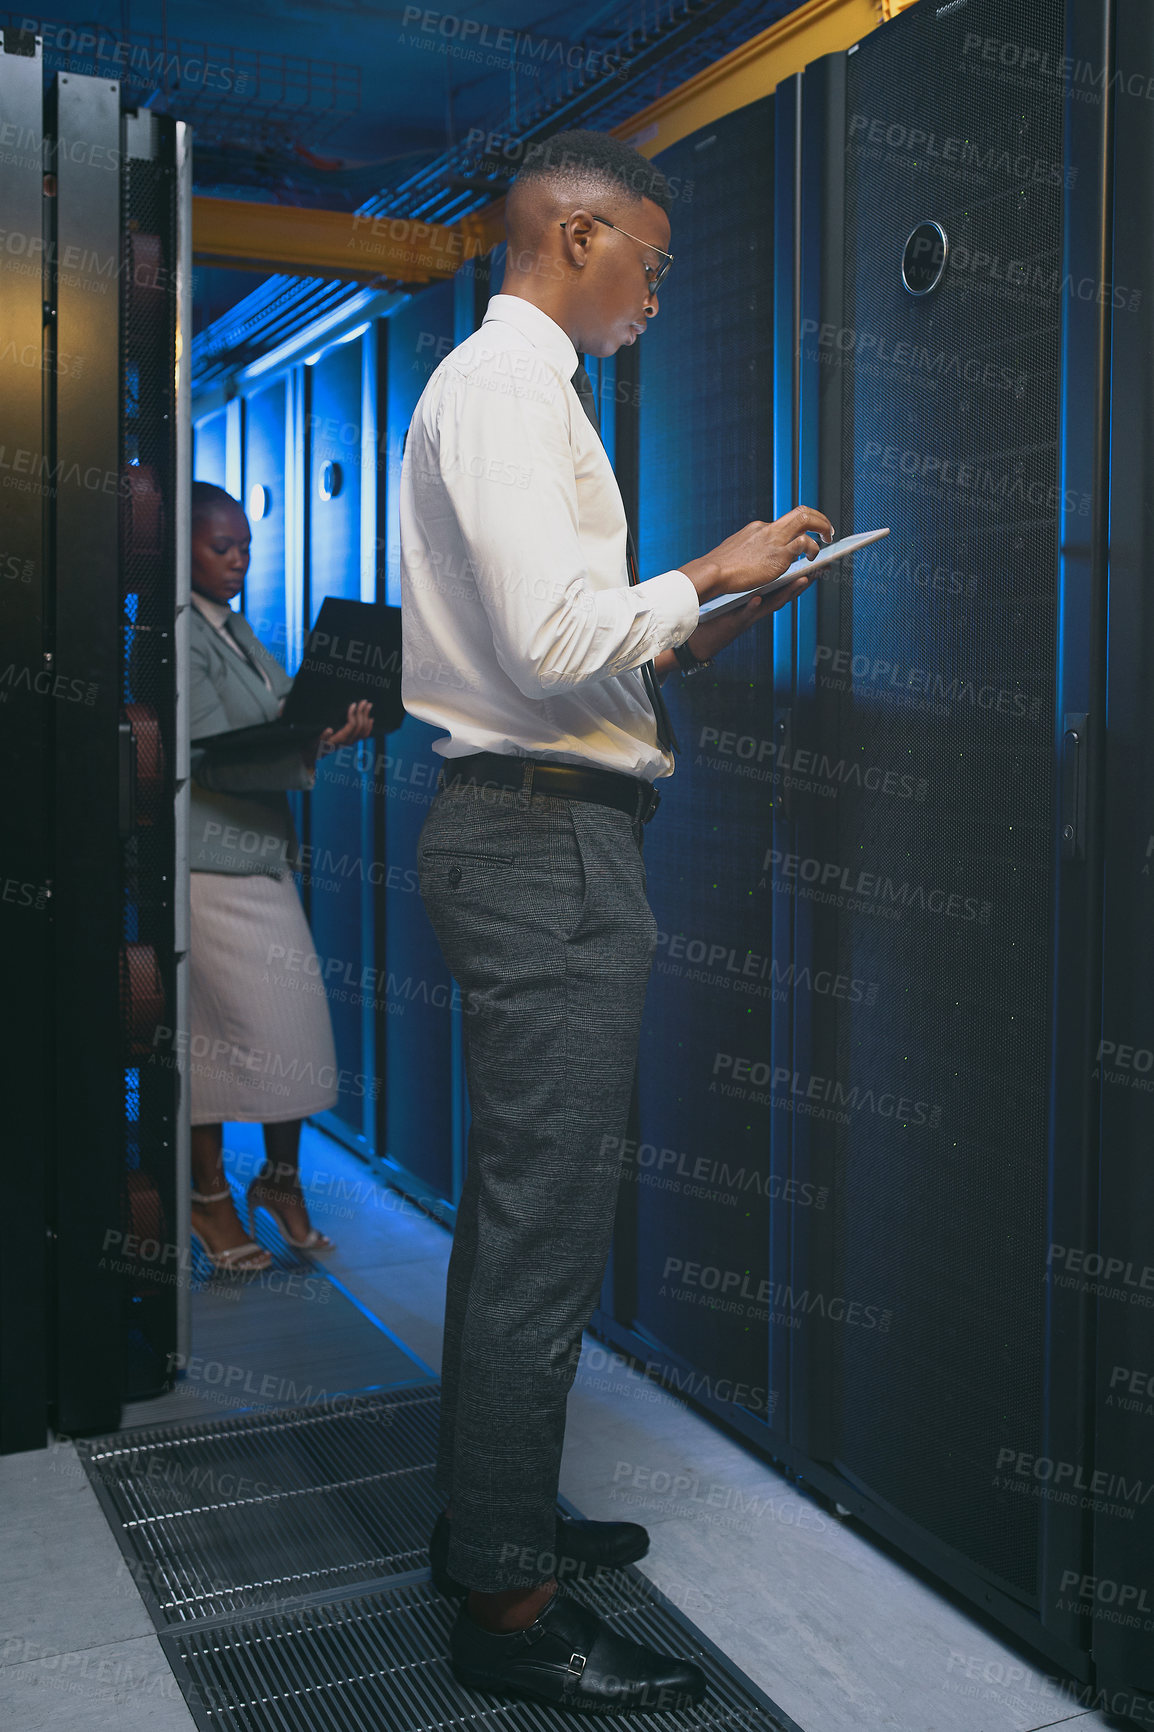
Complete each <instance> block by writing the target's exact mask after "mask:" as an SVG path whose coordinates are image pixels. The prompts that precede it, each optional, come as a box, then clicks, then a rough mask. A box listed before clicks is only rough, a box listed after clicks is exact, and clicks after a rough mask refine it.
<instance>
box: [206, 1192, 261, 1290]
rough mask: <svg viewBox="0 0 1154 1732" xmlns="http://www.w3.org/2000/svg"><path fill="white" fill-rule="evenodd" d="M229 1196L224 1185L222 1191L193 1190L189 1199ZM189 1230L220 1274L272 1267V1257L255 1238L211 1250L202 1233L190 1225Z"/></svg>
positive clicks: (213, 1199)
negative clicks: (221, 1248)
mask: <svg viewBox="0 0 1154 1732" xmlns="http://www.w3.org/2000/svg"><path fill="white" fill-rule="evenodd" d="M231 1196H232V1192H231V1191H230V1190H229V1188H228V1186H227V1185H226V1186H225V1188H224V1190H223V1191H213V1192H212V1193H211V1194H206V1193H204V1192H201V1191H193V1192H192V1193H191V1200H192V1201H193V1202H194V1203H220V1202H223V1201H224V1199H225V1197H231ZM250 1230H251V1229H250ZM189 1232H190V1235H191V1237H192V1238H194V1239H195V1240H196V1242H197V1244H198V1245H199V1246H200V1248H201V1250H202V1251H203V1252H204V1254H205V1256H206V1257H207V1258H208V1260H209V1262H210V1263H211V1264H212V1266H213V1268H214V1269H219V1270H220V1272H221V1273H222V1274H225V1275H255V1274H258V1273H259V1272H260V1271H261V1270H263V1269H269V1268H271V1267H272V1257H271V1256H270V1254H269V1252H267V1251H266V1250H265V1249H264V1247H263V1246H261V1245H258V1244H257V1243H256V1240H255V1239H249V1240H247V1241H246V1242H245V1244H243V1245H231V1246H229V1248H228V1249H227V1250H225V1251H213V1250H211V1249H210V1248H209V1244H208V1241H207V1239H206V1238H205V1236H204V1234H203V1233H200V1232H198V1231H197V1229H196V1228H195V1227H191V1226H190V1228H189ZM254 1259H255V1261H254Z"/></svg>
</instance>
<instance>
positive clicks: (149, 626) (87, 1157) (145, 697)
mask: <svg viewBox="0 0 1154 1732" xmlns="http://www.w3.org/2000/svg"><path fill="white" fill-rule="evenodd" d="M0 108H2V110H3V116H4V120H5V121H6V122H7V123H9V124H10V125H11V127H12V130H11V131H6V136H7V137H10V138H11V137H15V138H16V139H17V140H18V148H17V150H16V152H15V153H14V155H15V160H14V161H12V162H11V163H10V164H8V165H7V166H6V171H5V176H4V180H3V190H2V192H0V201H2V203H3V207H4V221H5V228H6V231H7V233H8V236H9V240H10V242H11V241H12V240H15V241H16V242H17V243H18V244H17V245H15V246H13V245H12V244H10V245H9V247H8V249H7V253H6V257H5V278H6V280H5V285H4V286H5V310H6V317H7V318H8V319H9V320H10V321H11V323H10V326H9V329H10V330H13V331H14V332H15V334H16V336H17V337H18V339H19V340H18V342H13V343H12V344H9V343H7V342H6V343H5V345H4V354H3V365H4V369H5V374H6V380H5V384H6V387H11V394H10V397H9V401H11V403H12V405H13V409H14V411H15V419H14V420H13V421H12V422H11V423H10V428H11V433H12V436H13V439H14V444H13V445H12V447H11V456H10V461H9V469H10V474H9V475H8V476H6V478H5V480H6V483H7V485H6V486H5V487H4V489H3V490H2V491H0V514H2V518H3V540H4V544H5V547H6V548H7V549H10V550H11V559H10V565H11V576H12V581H11V582H10V583H8V584H5V586H4V590H3V601H2V603H0V605H3V607H4V609H5V612H6V615H7V618H8V620H9V621H10V623H11V626H12V635H11V637H10V638H9V640H8V641H9V643H10V644H11V646H12V653H13V658H14V659H13V662H12V664H11V666H10V668H9V669H8V670H7V671H6V675H5V683H6V684H8V685H9V687H10V694H9V695H10V701H9V702H7V703H6V704H5V714H4V727H3V738H4V746H3V750H4V754H5V765H6V768H8V769H9V770H10V772H11V776H12V780H11V783H10V787H11V789H12V790H13V794H14V799H13V803H12V804H11V806H10V808H9V814H8V824H7V831H8V833H7V837H6V844H5V847H6V854H7V857H8V859H9V860H10V861H11V863H12V868H13V873H14V876H15V881H16V883H17V884H19V885H25V886H27V887H28V900H27V903H26V904H24V905H21V904H20V901H19V898H13V899H12V900H11V901H10V903H9V906H8V907H7V908H5V911H4V913H5V924H6V927H7V928H9V931H10V936H11V942H12V945H13V951H14V953H15V954H16V955H17V956H18V957H19V960H20V963H21V975H22V977H23V979H24V982H25V991H26V994H27V1002H26V1007H25V1006H22V1007H21V1015H20V1017H19V1018H18V1019H16V1031H15V1036H14V1040H13V1043H12V1045H11V1047H10V1049H9V1051H8V1054H7V1058H8V1063H9V1066H10V1070H9V1086H8V1089H7V1094H8V1098H9V1099H10V1100H12V1101H14V1102H18V1103H19V1106H18V1107H17V1109H16V1110H17V1117H18V1121H19V1128H20V1138H19V1143H18V1145H17V1146H18V1149H19V1157H18V1159H17V1161H16V1162H15V1163H14V1165H15V1167H16V1174H15V1177H14V1186H15V1188H16V1191H17V1192H18V1196H17V1198H16V1208H17V1215H18V1218H19V1219H20V1220H21V1221H22V1222H23V1224H24V1225H23V1231H22V1233H21V1234H20V1235H17V1236H14V1239H13V1244H14V1247H15V1249H14V1251H13V1253H12V1254H11V1255H10V1256H9V1257H6V1259H5V1277H4V1280H5V1287H4V1291H3V1308H2V1312H0V1354H2V1356H3V1361H4V1377H3V1385H4V1389H5V1396H4V1410H3V1415H2V1422H3V1433H2V1440H0V1447H2V1448H3V1449H5V1450H6V1451H7V1450H13V1449H23V1448H31V1447H35V1446H36V1445H37V1444H41V1443H43V1441H44V1438H45V1429H46V1426H47V1424H49V1423H51V1424H53V1425H54V1426H55V1427H56V1429H57V1430H58V1431H60V1432H66V1433H71V1432H84V1431H91V1430H100V1429H105V1428H108V1427H112V1426H115V1425H116V1424H117V1423H118V1420H119V1414H120V1403H121V1401H122V1400H123V1399H125V1398H126V1397H130V1396H135V1395H140V1394H146V1393H149V1392H151V1391H153V1390H159V1389H161V1388H163V1387H165V1385H166V1383H167V1381H168V1376H169V1370H168V1368H169V1364H170V1362H171V1356H172V1355H173V1353H174V1352H175V1351H176V1350H177V1348H178V1346H179V1345H180V1343H181V1329H182V1326H183V1324H184V1322H185V1318H186V1308H185V1300H186V1289H187V1269H186V1268H182V1252H181V1247H182V1245H184V1244H185V1243H186V1239H185V1235H184V1232H183V1209H184V1207H185V1206H186V1198H185V1192H186V1190H187V1149H186V1147H185V1146H184V1141H183V1138H182V1133H181V1125H180V1112H179V1103H180V1067H181V1065H182V1063H183V1052H184V1043H183V1040H182V1032H183V1029H184V1026H185V1018H184V1013H183V1003H184V997H185V985H184V974H183V965H182V960H181V958H182V955H183V952H184V951H185V950H186V948H187V908H186V898H187V890H186V882H185V881H184V880H183V879H182V874H181V859H182V850H183V849H184V838H185V832H186V819H185V799H186V794H185V780H186V777H187V729H186V727H185V726H184V721H183V712H182V708H181V692H180V682H179V679H178V662H179V645H180V628H179V624H178V619H179V610H180V608H181V606H182V605H183V604H184V602H186V600H187V564H186V557H187V556H186V554H185V553H184V551H183V541H184V538H183V536H182V535H181V533H180V531H181V527H182V523H183V522H184V521H185V519H186V511H187V493H186V486H187V482H186V473H187V436H186V428H187V423H188V402H187V380H186V377H185V365H186V357H187V351H188V340H189V335H190V324H189V305H188V292H187V291H188V268H189V260H190V221H189V212H190V208H191V207H190V195H191V179H190V142H189V136H188V133H187V130H186V129H185V128H184V127H183V126H182V125H181V124H180V123H177V122H173V121H171V120H165V119H162V118H159V117H156V116H154V115H152V114H150V113H148V112H147V111H140V112H136V113H133V112H122V111H121V106H120V93H119V86H118V85H117V84H116V83H115V81H109V80H105V79H97V78H82V77H75V76H73V75H71V74H69V75H63V74H61V75H59V76H58V77H57V78H56V79H55V81H54V82H53V84H52V86H51V88H50V89H49V90H48V91H47V92H45V91H44V72H43V61H42V41H41V38H40V37H38V36H36V35H35V34H34V33H33V32H31V31H22V30H12V29H8V30H6V31H5V32H4V34H3V42H2V52H0ZM18 914H21V915H23V916H24V918H23V920H22V921H21V920H20V919H17V915H18ZM30 916H31V917H32V918H29V917H30ZM25 1009H26V1012H27V1014H25ZM181 1172H183V1175H184V1182H183V1184H182V1183H181V1182H180V1180H179V1179H178V1173H181ZM186 1255H187V1254H186V1253H184V1256H185V1257H186Z"/></svg>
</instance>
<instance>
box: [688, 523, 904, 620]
mask: <svg viewBox="0 0 1154 1732" xmlns="http://www.w3.org/2000/svg"><path fill="white" fill-rule="evenodd" d="M888 534H889V530H888V529H866V530H863V531H862V533H861V534H860V535H845V536H843V537H842V539H841V540H840V541H831V542H830V544H829V546H828V547H823V548H822V549H821V551H820V553H818V554H817V555H815V557H814V558H813V559H805V558H802V559H795V560H794V562H793V564H792V565H791V566H788V567H787V568H786V570H785V571H783V572H782V574H781V576H780V577H775V578H774V579H773V581H772V583H763V584H760V585H759V586H758V587H757V588H756V589H743V590H741V591H739V592H738V593H737V594H734V595H718V596H715V597H714V599H713V600H712V601H707V602H705V603H703V605H702V608H701V611H700V614H699V616H698V617H699V618H700V619H716V618H717V616H718V615H719V614H722V613H732V611H733V609H734V608H735V607H744V606H745V603H746V602H747V601H748V600H749V598H750V596H752V595H772V594H773V592H774V590H775V589H784V588H785V587H786V585H787V584H790V583H792V582H793V580H794V578H796V577H800V575H801V573H802V572H803V571H818V570H820V568H821V567H822V566H823V565H830V564H831V563H832V562H833V561H834V560H835V559H845V557H846V555H847V554H850V553H856V552H857V550H858V548H859V547H867V546H868V545H869V543H870V542H871V541H880V540H881V538H882V536H883V535H888Z"/></svg>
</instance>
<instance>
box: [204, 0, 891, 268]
mask: <svg viewBox="0 0 1154 1732" xmlns="http://www.w3.org/2000/svg"><path fill="white" fill-rule="evenodd" d="M912 4H913V0H806V3H805V4H804V5H802V6H799V7H798V9H797V11H796V12H791V13H789V15H788V16H787V17H785V18H779V19H778V21H777V23H776V24H771V25H770V27H769V29H768V30H763V31H762V32H761V34H760V35H759V36H754V37H752V38H751V40H750V41H748V42H743V43H742V45H741V46H740V48H735V49H734V50H733V52H732V53H730V54H726V55H724V56H723V57H722V58H721V59H720V60H717V61H715V62H714V63H713V65H712V66H707V67H705V68H704V69H703V70H702V71H701V72H698V73H697V74H695V76H694V77H693V78H690V79H688V80H687V82H686V83H685V84H681V85H678V87H677V89H676V90H671V91H669V92H668V94H667V95H665V96H661V97H658V99H657V101H656V102H652V103H650V104H649V106H648V107H647V108H643V109H642V110H641V111H640V113H638V114H635V115H633V116H632V117H631V119H629V120H628V121H626V122H624V124H622V125H621V126H616V127H614V128H613V132H614V134H615V135H616V136H617V137H618V138H622V139H625V140H627V141H628V142H629V143H631V144H634V145H635V146H636V147H637V149H638V150H640V151H641V152H642V153H643V155H645V156H655V155H656V154H657V153H658V151H662V150H666V149H668V147H669V146H670V145H671V144H677V143H678V141H679V140H680V139H683V138H687V137H688V136H689V134H690V133H692V132H697V131H699V130H700V128H701V127H704V126H711V125H712V124H713V123H714V122H715V121H718V120H720V119H721V118H722V116H723V115H726V114H731V113H732V112H733V111H734V109H737V108H744V107H746V105H747V104H748V103H751V102H756V101H757V100H758V99H759V98H760V97H762V96H768V95H769V94H770V93H771V92H772V91H773V89H774V88H775V86H776V85H778V84H780V83H781V82H782V80H783V79H786V78H791V77H793V75H794V74H795V73H797V72H801V71H802V70H803V68H804V67H806V66H808V65H809V63H810V61H811V60H819V59H820V58H821V56H822V55H823V54H833V53H836V52H839V51H841V50H844V49H846V48H850V47H852V45H853V44H854V43H855V42H860V41H861V40H862V38H863V37H864V36H868V35H869V33H870V31H871V30H874V29H876V28H877V26H878V25H879V24H881V23H883V22H884V21H885V20H886V19H887V18H891V17H893V16H894V15H895V14H896V13H898V12H900V11H903V10H904V9H905V7H906V6H908V5H912ZM503 213H504V201H503V200H498V201H497V202H496V203H494V204H491V205H486V206H485V208H484V209H483V210H479V211H475V212H473V214H472V215H470V216H467V217H462V218H461V220H460V221H459V222H456V223H448V224H442V223H421V222H416V221H414V220H413V219H411V218H408V217H369V216H362V215H359V214H357V213H356V212H349V211H327V210H307V209H303V208H302V207H300V206H298V205H279V204H249V203H246V202H244V201H242V200H239V199H227V198H202V197H200V196H197V197H195V198H194V199H193V201H192V254H193V260H194V262H195V263H196V264H205V265H229V266H231V267H232V268H233V269H239V270H252V271H266V272H267V271H283V272H285V273H287V274H288V275H290V276H302V277H328V278H335V279H340V280H343V281H346V282H354V283H382V282H397V283H411V284H414V285H420V284H424V283H433V282H438V281H441V280H443V279H444V278H446V277H451V276H452V275H453V274H454V272H455V271H456V270H457V269H458V268H459V267H460V266H461V265H462V264H464V263H465V261H466V260H468V259H471V258H476V257H478V256H479V255H480V254H482V253H486V252H488V250H489V248H490V247H492V246H495V245H496V243H497V242H498V241H501V240H503V239H504V238H505V227H504V220H503Z"/></svg>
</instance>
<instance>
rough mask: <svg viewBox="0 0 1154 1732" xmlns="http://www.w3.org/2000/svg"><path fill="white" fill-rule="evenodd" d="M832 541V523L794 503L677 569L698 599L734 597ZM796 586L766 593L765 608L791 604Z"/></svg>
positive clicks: (815, 512)
mask: <svg viewBox="0 0 1154 1732" xmlns="http://www.w3.org/2000/svg"><path fill="white" fill-rule="evenodd" d="M832 540H833V524H832V523H831V522H830V520H829V518H828V517H826V516H825V515H824V514H823V513H822V512H820V511H815V510H814V509H813V507H812V506H809V505H798V506H796V507H795V508H794V510H792V511H787V512H786V514H785V516H784V517H779V518H778V519H777V521H776V522H775V523H756V522H755V523H747V524H746V526H745V528H744V529H739V530H738V531H737V533H736V535H731V536H729V537H728V538H727V539H726V540H725V541H723V542H721V544H720V545H719V546H718V547H715V548H714V549H713V551H712V552H711V553H706V554H703V555H702V557H701V558H700V559H691V560H690V561H689V563H688V564H687V565H681V566H679V567H678V569H679V570H680V571H683V572H684V573H685V575H686V576H687V577H688V579H689V581H690V582H691V583H692V585H693V587H694V588H695V589H696V591H697V593H698V596H699V597H700V598H701V600H702V601H712V600H713V599H714V598H715V597H716V596H719V595H736V594H740V593H741V591H742V590H745V589H756V588H757V587H758V586H759V585H760V584H763V583H772V582H773V580H774V578H775V577H780V576H781V574H782V572H783V571H785V570H787V569H788V567H789V566H791V565H792V564H793V562H794V560H795V559H813V558H814V557H815V556H816V555H817V553H818V552H819V551H820V543H821V542H822V541H825V542H830V541H832ZM798 586H799V587H795V585H794V584H789V585H788V586H787V587H786V589H785V590H784V591H783V592H782V594H781V595H780V597H779V596H777V595H774V596H771V597H769V598H768V599H769V602H770V603H771V606H770V609H769V611H771V612H772V611H775V610H776V609H777V608H779V607H784V606H785V605H786V604H787V603H788V602H791V601H792V600H793V599H794V596H795V595H797V594H799V593H800V588H801V587H804V586H803V585H802V584H801V580H800V579H799V580H798ZM741 612H742V613H744V612H745V609H744V608H743V609H741ZM720 623H721V622H720V621H718V624H720ZM748 623H749V624H752V623H753V622H752V620H750V621H749V622H748ZM743 629H744V628H743ZM726 641H728V640H726ZM694 653H696V651H695V652H694Z"/></svg>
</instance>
